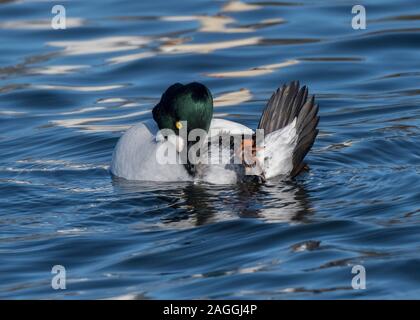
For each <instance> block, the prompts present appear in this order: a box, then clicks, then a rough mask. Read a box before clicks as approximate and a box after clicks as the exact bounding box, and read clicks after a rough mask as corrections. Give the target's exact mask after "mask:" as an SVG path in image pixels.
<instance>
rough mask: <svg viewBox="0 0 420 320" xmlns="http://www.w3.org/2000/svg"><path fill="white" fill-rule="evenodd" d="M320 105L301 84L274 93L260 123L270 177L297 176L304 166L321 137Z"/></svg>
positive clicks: (286, 86)
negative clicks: (306, 157)
mask: <svg viewBox="0 0 420 320" xmlns="http://www.w3.org/2000/svg"><path fill="white" fill-rule="evenodd" d="M318 122H319V116H318V105H317V104H315V98H314V96H310V97H308V88H307V87H306V86H303V87H302V88H299V82H298V81H293V82H291V83H290V84H288V85H283V86H282V87H281V88H278V89H277V90H276V92H274V93H273V95H272V96H271V98H270V100H269V101H268V103H267V106H266V107H265V109H264V111H263V114H262V116H261V119H260V122H259V124H258V129H264V134H265V151H264V157H265V162H268V163H265V165H267V172H266V176H267V178H270V177H273V176H275V175H279V174H289V175H290V176H292V177H294V176H296V175H297V174H299V173H300V172H301V170H302V169H303V168H304V167H305V164H304V163H303V159H304V158H305V156H306V154H307V153H308V151H309V150H310V149H311V147H312V145H313V143H314V141H315V138H316V136H317V134H318V129H317V128H316V127H317V125H318Z"/></svg>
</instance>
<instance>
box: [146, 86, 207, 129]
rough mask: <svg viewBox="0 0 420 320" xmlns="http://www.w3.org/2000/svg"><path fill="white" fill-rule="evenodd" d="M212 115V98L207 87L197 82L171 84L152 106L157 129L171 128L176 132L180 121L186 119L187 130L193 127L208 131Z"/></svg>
mask: <svg viewBox="0 0 420 320" xmlns="http://www.w3.org/2000/svg"><path fill="white" fill-rule="evenodd" d="M212 117H213V98H212V96H211V93H210V91H209V89H207V87H206V86H204V85H202V84H201V83H198V82H192V83H189V84H187V85H182V84H180V83H175V84H173V85H172V86H170V87H169V88H168V89H167V90H166V91H165V92H164V93H163V95H162V98H161V99H160V101H159V103H158V104H157V105H156V106H155V107H154V108H153V119H154V120H155V121H156V122H157V124H158V126H159V129H171V130H173V131H174V132H176V133H178V132H179V129H180V125H179V122H181V121H187V127H188V132H190V131H191V130H193V129H203V130H205V131H206V132H208V130H209V127H210V122H211V119H212Z"/></svg>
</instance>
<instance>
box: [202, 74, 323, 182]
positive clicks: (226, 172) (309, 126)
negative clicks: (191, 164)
mask: <svg viewBox="0 0 420 320" xmlns="http://www.w3.org/2000/svg"><path fill="white" fill-rule="evenodd" d="M317 114H318V105H316V104H315V98H314V96H311V97H308V89H307V87H306V86H303V87H302V88H300V87H299V82H292V83H290V84H289V85H284V86H283V87H281V88H279V89H277V90H276V92H274V93H273V95H272V96H271V98H270V100H269V101H268V103H267V106H266V107H265V109H264V111H263V114H262V116H261V119H260V121H259V124H258V129H263V130H264V135H265V138H264V145H263V150H261V149H262V148H258V146H257V145H255V132H253V131H252V143H253V150H254V154H255V160H256V161H255V163H254V164H253V165H249V163H246V161H243V163H242V164H238V163H237V162H236V164H235V162H234V159H237V156H238V153H240V152H241V150H238V147H241V145H239V146H238V144H237V145H234V144H233V143H232V139H230V140H229V139H225V140H222V141H225V142H224V143H221V142H220V139H219V136H222V137H223V136H224V135H226V136H229V135H230V136H231V137H232V136H235V135H236V136H238V135H244V134H245V135H247V136H248V139H249V134H250V132H249V131H247V130H244V131H241V130H232V131H230V132H226V131H224V132H216V133H215V134H212V133H211V134H210V135H209V141H210V142H211V143H216V144H219V146H220V148H221V152H216V153H215V154H214V153H213V154H212V153H211V150H210V148H205V149H204V151H205V152H208V153H209V158H210V159H212V160H213V162H211V161H210V162H209V163H201V164H199V165H197V166H196V171H195V172H196V175H197V178H198V179H199V180H204V181H207V182H212V183H234V182H244V181H246V182H247V181H265V180H267V179H271V178H273V177H276V176H281V175H282V176H291V177H295V176H296V175H298V174H299V173H300V172H301V171H302V169H303V168H304V167H305V164H304V162H303V159H304V158H305V156H306V154H307V153H308V151H309V150H310V149H311V147H312V145H313V143H314V141H315V138H316V136H317V134H318V129H317V128H316V127H317V125H318V122H319V116H318V115H317ZM247 129H248V128H247ZM226 141H227V142H226ZM229 141H230V142H229ZM242 146H243V145H242ZM221 157H230V162H229V163H228V164H214V163H217V160H218V159H221ZM219 162H220V161H219Z"/></svg>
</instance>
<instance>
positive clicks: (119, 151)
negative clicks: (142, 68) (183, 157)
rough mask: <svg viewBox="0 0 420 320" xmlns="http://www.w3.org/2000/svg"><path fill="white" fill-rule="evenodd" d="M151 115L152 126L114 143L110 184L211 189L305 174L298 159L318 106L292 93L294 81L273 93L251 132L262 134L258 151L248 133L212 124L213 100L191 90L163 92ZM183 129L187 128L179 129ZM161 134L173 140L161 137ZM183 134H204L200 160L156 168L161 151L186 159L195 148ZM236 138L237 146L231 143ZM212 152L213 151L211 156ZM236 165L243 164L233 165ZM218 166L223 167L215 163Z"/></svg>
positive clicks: (302, 93) (310, 137)
mask: <svg viewBox="0 0 420 320" xmlns="http://www.w3.org/2000/svg"><path fill="white" fill-rule="evenodd" d="M152 113H153V120H148V121H145V122H142V123H139V124H137V125H135V126H133V127H131V128H130V129H129V130H127V131H126V132H125V133H124V135H123V136H122V137H121V138H120V139H119V141H118V143H117V146H116V147H115V150H114V153H113V157H112V164H111V172H112V174H114V175H115V176H118V177H122V178H125V179H127V180H145V181H203V182H209V183H214V184H230V183H237V182H246V181H259V182H264V181H266V180H267V179H271V178H274V177H277V176H284V177H295V176H296V175H298V174H299V173H300V172H301V171H302V169H303V168H304V167H305V164H304V163H303V159H304V157H305V156H306V154H307V153H308V151H309V150H310V149H311V147H312V145H313V143H314V141H315V138H316V136H317V134H318V129H317V128H316V127H317V125H318V122H319V116H318V105H317V104H315V99H314V96H311V97H308V89H307V87H306V86H303V87H302V88H299V83H298V82H297V81H294V82H291V83H290V84H288V85H283V86H282V87H281V88H279V89H277V90H276V91H275V92H274V93H273V95H272V96H271V98H270V100H269V101H268V103H267V106H266V107H265V109H264V111H263V113H262V116H261V119H260V121H259V124H258V127H257V129H263V130H264V140H263V144H262V145H258V144H257V140H258V139H257V136H258V134H256V132H255V131H254V130H252V129H250V128H248V127H246V126H244V125H242V124H239V123H236V122H233V121H229V120H224V119H214V118H213V98H212V95H211V93H210V91H209V89H207V87H206V86H204V85H203V84H200V83H197V82H193V83H189V84H187V85H182V84H180V83H176V84H174V85H172V86H170V87H169V88H168V89H167V90H166V91H165V92H164V93H163V95H162V97H161V99H160V102H159V103H158V104H157V105H156V106H155V107H154V108H153V112H152ZM184 124H186V125H187V128H183V125H184ZM165 129H166V130H167V131H168V132H173V134H172V135H167V136H163V135H162V132H163V131H164V130H165ZM183 129H184V130H186V134H187V137H188V134H189V133H191V132H192V131H193V130H195V129H200V130H204V133H206V134H207V135H206V137H205V138H206V139H204V141H199V142H200V144H199V146H200V147H201V150H200V153H201V152H202V153H203V154H206V155H207V158H206V159H207V160H206V161H202V160H200V159H201V158H200V157H197V159H198V160H197V161H194V163H192V162H191V161H190V159H189V157H187V161H186V162H185V163H165V164H162V163H161V162H160V161H158V160H157V158H158V157H157V153H159V152H160V151H159V148H161V147H162V145H163V144H165V150H166V152H168V153H171V152H172V153H181V152H182V151H185V152H186V154H187V155H188V151H190V150H191V148H192V146H193V145H194V143H195V142H192V141H189V139H185V138H182V135H181V131H182V130H183ZM258 133H259V131H258ZM238 136H240V137H241V138H242V140H241V142H240V143H234V141H237V140H235V137H238ZM224 137H227V139H224ZM199 140H201V139H199ZM213 144H216V145H218V147H219V149H212V148H211V146H212V145H213ZM212 150H213V151H212ZM214 150H217V151H214ZM246 155H248V157H247V156H246ZM238 157H239V159H242V160H240V161H239V162H238V161H237V159H238ZM221 158H223V159H225V160H226V158H228V159H229V160H230V161H228V162H226V161H214V160H220V159H221ZM203 159H204V158H203ZM233 159H235V161H232V160H233Z"/></svg>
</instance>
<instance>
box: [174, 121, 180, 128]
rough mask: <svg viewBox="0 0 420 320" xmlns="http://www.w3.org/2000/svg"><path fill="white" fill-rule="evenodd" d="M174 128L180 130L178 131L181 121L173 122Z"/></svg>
mask: <svg viewBox="0 0 420 320" xmlns="http://www.w3.org/2000/svg"><path fill="white" fill-rule="evenodd" d="M175 127H176V128H177V129H178V130H180V129H181V128H182V123H181V121H177V122H175Z"/></svg>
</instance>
